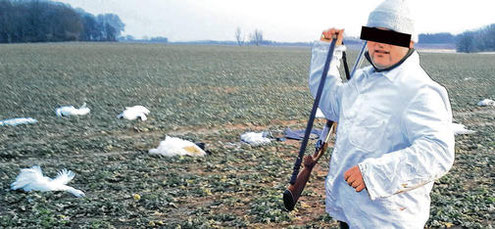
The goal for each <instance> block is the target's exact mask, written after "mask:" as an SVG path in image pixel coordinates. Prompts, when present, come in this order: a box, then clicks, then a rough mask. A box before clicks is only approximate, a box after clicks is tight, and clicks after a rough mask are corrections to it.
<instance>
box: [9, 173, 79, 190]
mask: <svg viewBox="0 0 495 229" xmlns="http://www.w3.org/2000/svg"><path fill="white" fill-rule="evenodd" d="M74 176H75V174H74V173H73V172H72V171H70V170H67V169H63V170H61V171H59V172H58V175H57V177H55V179H51V178H49V177H46V176H43V172H42V171H41V168H40V167H39V166H33V167H31V168H26V169H21V173H19V175H17V178H16V180H15V181H14V183H12V184H11V185H10V188H11V189H12V190H17V189H23V190H24V191H26V192H29V191H42V192H46V191H67V192H70V193H72V194H73V195H74V196H76V197H83V196H85V195H84V192H82V191H81V190H78V189H75V188H73V187H70V186H67V185H66V184H67V183H69V181H71V180H72V179H73V178H74Z"/></svg>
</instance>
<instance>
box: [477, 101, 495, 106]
mask: <svg viewBox="0 0 495 229" xmlns="http://www.w3.org/2000/svg"><path fill="white" fill-rule="evenodd" d="M478 106H495V101H493V100H491V99H483V100H481V101H479V102H478Z"/></svg>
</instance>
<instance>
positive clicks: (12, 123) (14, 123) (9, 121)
mask: <svg viewBox="0 0 495 229" xmlns="http://www.w3.org/2000/svg"><path fill="white" fill-rule="evenodd" d="M37 122H38V120H36V119H34V118H12V119H5V120H1V121H0V126H17V125H20V124H35V123H37Z"/></svg>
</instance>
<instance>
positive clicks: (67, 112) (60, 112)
mask: <svg viewBox="0 0 495 229" xmlns="http://www.w3.org/2000/svg"><path fill="white" fill-rule="evenodd" d="M90 111H91V110H90V109H89V108H88V107H86V103H84V104H83V105H82V106H81V107H79V109H76V108H75V107H74V106H62V107H59V108H57V109H56V110H55V113H56V114H57V116H58V117H62V116H65V117H68V116H71V115H87V114H89V112H90Z"/></svg>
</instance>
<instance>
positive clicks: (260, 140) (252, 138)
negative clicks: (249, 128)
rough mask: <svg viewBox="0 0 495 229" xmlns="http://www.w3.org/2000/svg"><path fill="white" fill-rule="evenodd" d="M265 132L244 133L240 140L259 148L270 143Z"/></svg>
mask: <svg viewBox="0 0 495 229" xmlns="http://www.w3.org/2000/svg"><path fill="white" fill-rule="evenodd" d="M266 135H267V133H266V132H259V133H256V132H246V133H244V134H242V135H241V140H242V141H243V142H246V143H248V144H250V145H253V146H259V145H264V144H268V143H270V142H271V140H270V139H269V138H267V137H266Z"/></svg>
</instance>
